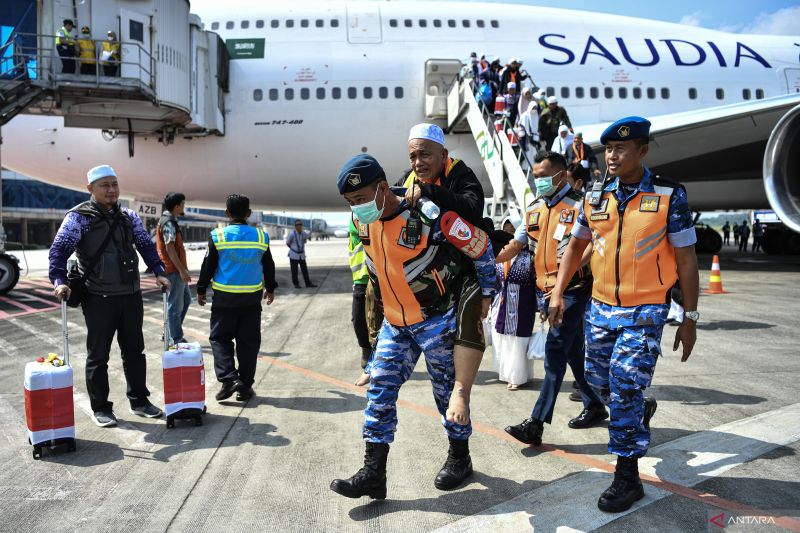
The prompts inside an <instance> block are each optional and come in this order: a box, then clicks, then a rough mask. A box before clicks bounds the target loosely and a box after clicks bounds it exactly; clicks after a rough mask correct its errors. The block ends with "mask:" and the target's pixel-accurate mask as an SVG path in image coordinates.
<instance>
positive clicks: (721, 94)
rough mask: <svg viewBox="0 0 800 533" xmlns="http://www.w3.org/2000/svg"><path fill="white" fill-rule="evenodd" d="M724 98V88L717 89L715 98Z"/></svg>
mask: <svg viewBox="0 0 800 533" xmlns="http://www.w3.org/2000/svg"><path fill="white" fill-rule="evenodd" d="M723 98H725V89H717V100H722V99H723Z"/></svg>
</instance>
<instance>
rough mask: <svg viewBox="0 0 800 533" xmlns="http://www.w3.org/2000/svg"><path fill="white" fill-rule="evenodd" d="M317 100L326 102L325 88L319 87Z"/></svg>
mask: <svg viewBox="0 0 800 533" xmlns="http://www.w3.org/2000/svg"><path fill="white" fill-rule="evenodd" d="M317 100H325V87H317Z"/></svg>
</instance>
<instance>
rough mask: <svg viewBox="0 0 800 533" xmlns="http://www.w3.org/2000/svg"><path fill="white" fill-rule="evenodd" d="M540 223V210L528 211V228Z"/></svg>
mask: <svg viewBox="0 0 800 533" xmlns="http://www.w3.org/2000/svg"><path fill="white" fill-rule="evenodd" d="M538 225H539V211H531V212H528V228H531V226H538Z"/></svg>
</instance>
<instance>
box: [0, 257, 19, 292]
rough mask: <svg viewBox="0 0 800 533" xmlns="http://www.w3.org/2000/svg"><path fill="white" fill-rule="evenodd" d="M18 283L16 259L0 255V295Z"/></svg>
mask: <svg viewBox="0 0 800 533" xmlns="http://www.w3.org/2000/svg"><path fill="white" fill-rule="evenodd" d="M17 281H19V264H18V260H17V258H16V257H14V256H13V255H9V254H4V253H0V294H5V293H7V292H8V291H10V290H11V289H13V288H14V286H15V285H16V284H17Z"/></svg>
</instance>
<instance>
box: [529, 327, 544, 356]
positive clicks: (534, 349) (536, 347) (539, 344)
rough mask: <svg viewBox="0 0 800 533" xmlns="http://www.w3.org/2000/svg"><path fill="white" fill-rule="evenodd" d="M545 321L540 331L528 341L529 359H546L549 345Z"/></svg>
mask: <svg viewBox="0 0 800 533" xmlns="http://www.w3.org/2000/svg"><path fill="white" fill-rule="evenodd" d="M544 324H545V323H544V321H542V324H541V325H540V326H539V329H538V330H537V331H536V332H535V333H534V334H533V336H532V337H531V340H530V341H528V359H544V350H545V344H546V343H547V330H546V329H545V325H544Z"/></svg>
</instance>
